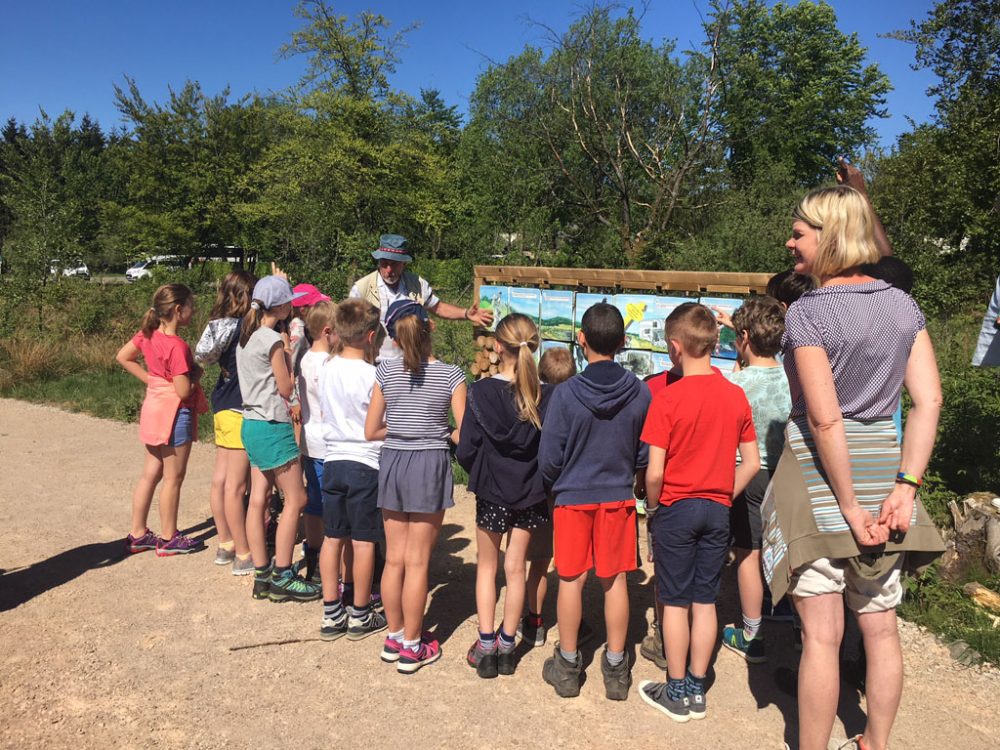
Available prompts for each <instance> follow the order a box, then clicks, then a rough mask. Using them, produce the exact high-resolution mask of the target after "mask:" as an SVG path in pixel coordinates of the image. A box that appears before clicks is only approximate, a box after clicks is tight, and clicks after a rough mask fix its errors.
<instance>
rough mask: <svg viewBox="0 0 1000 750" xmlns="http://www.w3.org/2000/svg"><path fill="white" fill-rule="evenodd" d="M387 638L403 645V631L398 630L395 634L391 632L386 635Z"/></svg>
mask: <svg viewBox="0 0 1000 750" xmlns="http://www.w3.org/2000/svg"><path fill="white" fill-rule="evenodd" d="M386 638H388V639H389V640H391V641H395V642H396V643H402V642H403V631H402V630H397V631H396V632H395V633H393V632H391V631H390V632H388V633H386Z"/></svg>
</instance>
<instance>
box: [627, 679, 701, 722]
mask: <svg viewBox="0 0 1000 750" xmlns="http://www.w3.org/2000/svg"><path fill="white" fill-rule="evenodd" d="M639 697H640V698H642V700H643V701H644V702H645V703H648V704H649V705H650V706H652V707H653V708H655V709H656V710H657V711H659V712H660V713H664V714H666V715H667V716H669V717H670V718H671V719H673V720H674V721H676V722H679V723H681V724H683V723H684V722H685V721H690V719H691V707H690V702H689V701H688V697H687V696H686V695H685V696H684V697H683V698H681V699H680V700H676V701H673V700H670V696H668V695H667V683H665V682H653V681H652V680H643V681H642V682H640V683H639Z"/></svg>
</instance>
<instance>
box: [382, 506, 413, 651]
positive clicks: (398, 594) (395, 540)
mask: <svg viewBox="0 0 1000 750" xmlns="http://www.w3.org/2000/svg"><path fill="white" fill-rule="evenodd" d="M408 517H409V516H408V514H406V513H399V512H397V511H392V510H383V511H382V524H383V526H384V528H385V566H384V567H383V569H382V585H381V592H382V607H383V608H384V610H385V619H386V624H387V625H388V628H389V632H390V633H398V632H400V631H401V630H403V580H404V574H405V565H406V542H407V537H408V536H409V530H410V525H409V523H408V520H407V519H408Z"/></svg>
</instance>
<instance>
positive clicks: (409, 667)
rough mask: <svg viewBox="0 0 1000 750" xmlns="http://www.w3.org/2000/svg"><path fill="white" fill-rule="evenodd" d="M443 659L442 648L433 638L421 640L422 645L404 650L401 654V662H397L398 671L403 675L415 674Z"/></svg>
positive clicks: (425, 637)
mask: <svg viewBox="0 0 1000 750" xmlns="http://www.w3.org/2000/svg"><path fill="white" fill-rule="evenodd" d="M440 658H441V646H440V644H439V643H438V642H437V641H436V640H435V639H433V638H427V636H426V634H425V636H424V638H422V639H421V640H420V645H418V646H417V647H416V648H404V649H401V650H400V652H399V661H397V662H396V671H398V672H400V673H401V674H413V673H414V672H416V671H417V670H418V669H420V668H421V667H425V666H427V665H428V664H433V663H434V662H436V661H437V660H438V659H440Z"/></svg>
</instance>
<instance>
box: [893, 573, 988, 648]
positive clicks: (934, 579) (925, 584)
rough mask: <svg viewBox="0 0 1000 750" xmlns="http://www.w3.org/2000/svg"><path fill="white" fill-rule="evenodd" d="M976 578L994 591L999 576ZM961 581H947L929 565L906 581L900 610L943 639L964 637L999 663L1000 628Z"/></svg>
mask: <svg viewBox="0 0 1000 750" xmlns="http://www.w3.org/2000/svg"><path fill="white" fill-rule="evenodd" d="M976 578H977V580H979V581H980V582H981V583H982V584H983V585H984V586H988V587H989V588H991V589H993V590H994V591H996V590H997V588H998V587H1000V578H996V577H994V578H992V579H990V578H987V577H985V576H976ZM970 580H971V579H970ZM964 583H967V581H963V582H961V583H954V584H953V583H948V582H947V581H945V580H943V579H941V578H939V577H938V573H937V570H936V568H935V567H931V568H930V569H928V570H927V571H926V572H925V573H924V574H923V575H922V576H920V577H918V578H909V579H907V580H906V581H905V586H906V595H905V596H904V597H903V603H902V604H901V605H900V606H899V614H900V616H901V617H903V618H905V619H907V620H909V621H910V622H914V623H916V624H918V625H923V626H924V627H926V628H927V629H928V630H930V631H932V632H934V633H937V634H938V635H940V636H942V637H943V638H944V639H945V640H946V641H956V640H962V641H965V642H966V643H968V644H969V645H970V646H971V647H972V648H974V649H975V650H976V651H978V652H979V653H980V654H982V656H983V658H984V659H985V660H986V661H988V662H990V663H991V664H1000V629H998V628H996V627H994V625H993V621H992V619H991V618H990V616H989V615H988V614H987V613H986V610H984V609H983V608H982V607H980V606H979V605H978V604H976V603H975V602H973V601H972V600H971V599H969V597H968V596H966V595H965V594H964V593H963V592H962V585H963V584H964Z"/></svg>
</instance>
